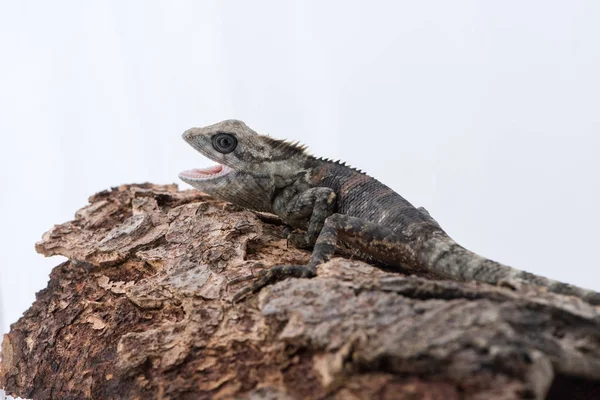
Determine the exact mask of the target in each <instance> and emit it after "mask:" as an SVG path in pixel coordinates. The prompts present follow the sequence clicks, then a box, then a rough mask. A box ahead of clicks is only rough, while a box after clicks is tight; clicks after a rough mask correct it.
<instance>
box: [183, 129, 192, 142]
mask: <svg viewBox="0 0 600 400" xmlns="http://www.w3.org/2000/svg"><path fill="white" fill-rule="evenodd" d="M193 134H194V128H191V129H188V130H187V131H185V132H183V134H182V135H181V137H183V139H184V140H189V139H190V138H191V137H192V135H193Z"/></svg>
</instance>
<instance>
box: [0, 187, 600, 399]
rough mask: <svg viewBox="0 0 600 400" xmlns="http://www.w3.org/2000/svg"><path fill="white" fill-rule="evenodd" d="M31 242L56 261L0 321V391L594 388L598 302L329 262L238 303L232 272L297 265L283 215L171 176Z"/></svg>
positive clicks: (302, 392)
mask: <svg viewBox="0 0 600 400" xmlns="http://www.w3.org/2000/svg"><path fill="white" fill-rule="evenodd" d="M90 203H91V204H90V205H88V206H87V207H84V208H83V209H81V210H79V211H78V212H77V214H76V218H75V220H73V221H70V222H67V223H65V224H62V225H57V226H55V227H54V228H52V229H51V230H50V231H49V232H47V233H46V234H45V235H44V237H43V240H42V241H41V242H39V243H37V245H36V249H37V250H38V251H39V252H40V253H42V254H44V255H47V256H51V255H58V254H60V255H63V256H66V257H67V258H68V259H69V260H68V261H66V262H64V263H62V264H61V265H59V266H57V267H56V268H55V269H54V270H53V271H52V273H51V276H50V282H49V283H48V287H47V288H46V289H44V290H42V291H41V292H39V293H38V294H37V299H36V301H35V302H34V304H33V305H32V306H31V308H30V309H29V310H28V311H27V312H26V313H25V315H24V316H23V317H22V318H21V319H20V320H19V321H17V322H16V323H15V324H13V325H12V326H11V330H10V333H8V334H7V335H5V337H4V342H3V344H2V361H1V364H0V387H3V388H4V389H5V390H6V391H7V393H9V394H12V395H16V396H20V397H24V398H33V399H51V398H53V399H82V398H95V399H122V398H131V399H152V398H156V399H204V398H213V399H227V398H232V397H234V398H239V399H269V398H270V399H303V398H310V399H313V398H335V399H374V398H382V399H404V398H410V399H462V398H472V399H486V400H487V399H519V398H539V399H543V398H555V399H575V398H581V399H594V398H600V308H598V307H593V306H591V305H589V304H587V303H585V302H583V301H581V300H579V299H577V298H572V297H564V296H560V295H555V294H550V293H545V292H543V291H541V290H536V289H532V288H529V289H523V290H522V291H511V290H509V289H505V288H496V287H491V286H487V285H482V284H470V283H457V282H449V281H433V280H428V279H425V278H421V277H414V276H413V277H407V276H403V275H400V274H396V273H387V272H383V271H381V270H379V269H377V268H375V267H372V266H370V265H368V264H366V263H364V262H362V261H357V260H354V261H351V260H348V259H345V258H336V259H334V260H332V261H331V262H329V263H327V264H325V265H322V266H321V267H320V268H319V276H318V277H316V278H314V279H310V280H303V279H294V280H288V281H284V282H280V283H278V284H276V285H274V286H272V287H269V288H266V289H264V290H263V291H262V292H261V293H260V294H259V295H258V296H254V297H252V298H251V299H250V300H248V301H246V302H243V303H241V304H236V305H232V304H231V303H230V302H229V299H231V297H232V295H233V294H234V293H235V292H236V291H237V290H239V288H240V285H235V286H228V285H227V282H228V281H229V280H231V279H233V278H235V277H239V276H245V275H249V274H251V273H252V272H253V271H258V270H259V269H260V268H261V267H262V266H269V265H276V264H282V263H305V262H306V261H307V260H308V258H309V255H310V254H309V253H308V252H305V251H302V250H298V249H295V248H292V247H287V245H286V240H285V238H284V232H283V229H284V227H283V226H282V225H281V224H278V223H277V219H276V218H265V217H263V216H260V215H257V214H255V213H252V212H249V211H245V210H242V209H239V208H237V207H234V206H232V205H230V204H227V203H223V202H219V201H216V200H213V199H211V198H209V197H207V196H206V195H203V194H201V193H199V192H195V191H178V190H177V187H176V186H175V185H170V186H157V185H151V184H145V185H127V186H121V187H118V188H114V189H112V190H111V191H105V192H102V193H99V194H96V195H94V196H92V197H91V198H90Z"/></svg>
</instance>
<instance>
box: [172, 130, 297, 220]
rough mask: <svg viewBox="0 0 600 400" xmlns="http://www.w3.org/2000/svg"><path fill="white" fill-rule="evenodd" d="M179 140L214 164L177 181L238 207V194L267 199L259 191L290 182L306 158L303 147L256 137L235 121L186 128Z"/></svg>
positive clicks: (184, 175)
mask: <svg viewBox="0 0 600 400" xmlns="http://www.w3.org/2000/svg"><path fill="white" fill-rule="evenodd" d="M183 139H184V140H185V141H186V142H188V143H189V144H190V145H191V146H192V147H193V148H195V149H196V150H198V151H199V152H200V153H202V154H203V155H204V156H206V157H208V158H210V159H211V160H213V161H215V162H217V163H218V164H217V165H215V166H212V167H209V168H204V169H192V170H189V171H184V172H181V173H180V174H179V178H180V179H181V180H183V181H184V182H186V183H189V184H190V185H192V186H194V187H195V188H197V189H199V190H201V191H203V192H205V193H208V194H210V195H213V196H215V197H219V198H221V199H224V200H228V201H231V202H233V203H238V204H239V203H240V201H239V197H240V196H242V195H243V196H244V197H249V196H250V195H253V196H254V197H261V198H267V199H268V198H269V193H261V191H262V192H266V191H267V190H273V186H277V185H278V183H279V182H281V181H282V180H283V181H287V180H292V179H294V177H295V176H297V175H298V173H299V171H302V170H303V162H304V160H305V157H306V154H305V148H304V147H303V146H300V145H298V144H297V143H289V142H286V141H283V140H277V139H273V138H271V137H269V136H264V135H259V134H258V133H256V132H254V131H253V130H252V129H250V128H249V127H248V126H247V125H246V124H244V123H243V122H242V121H238V120H226V121H222V122H219V123H217V124H214V125H210V126H206V127H203V128H191V129H188V130H187V131H185V132H184V133H183ZM263 187H264V189H261V188H263ZM242 191H244V193H243V194H242V193H241V192H242ZM249 208H255V209H256V207H249Z"/></svg>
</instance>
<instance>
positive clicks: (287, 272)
mask: <svg viewBox="0 0 600 400" xmlns="http://www.w3.org/2000/svg"><path fill="white" fill-rule="evenodd" d="M315 275H316V268H315V267H312V266H310V265H277V266H275V267H271V268H269V269H264V270H262V271H260V272H259V273H258V275H257V276H256V277H255V278H256V279H255V280H254V282H253V283H251V284H250V285H248V286H246V287H245V288H243V289H240V290H239V291H238V292H236V293H235V294H234V295H233V297H232V299H231V301H232V302H233V303H237V302H239V301H240V300H241V299H243V298H244V297H246V295H248V294H250V293H257V292H259V291H260V290H261V289H262V288H264V287H265V286H268V285H272V284H273V283H275V282H279V281H282V280H284V279H286V278H312V277H314V276H315ZM250 279H252V278H250ZM250 279H248V277H247V276H245V277H241V278H235V279H233V280H231V281H230V283H233V282H235V283H238V282H244V281H247V280H250Z"/></svg>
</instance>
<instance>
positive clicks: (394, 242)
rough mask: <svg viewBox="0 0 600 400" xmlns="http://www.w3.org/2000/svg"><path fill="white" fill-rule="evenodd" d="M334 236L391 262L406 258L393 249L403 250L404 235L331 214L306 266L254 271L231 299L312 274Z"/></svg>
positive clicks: (331, 246)
mask: <svg viewBox="0 0 600 400" xmlns="http://www.w3.org/2000/svg"><path fill="white" fill-rule="evenodd" d="M338 239H343V240H344V241H347V242H349V243H351V244H353V245H354V246H356V247H357V248H358V249H360V250H362V251H364V252H366V253H369V254H372V255H374V256H377V257H378V258H380V259H383V260H386V261H389V262H391V263H402V262H404V261H406V260H405V258H406V257H407V256H406V251H400V252H397V251H396V250H398V249H400V250H407V248H406V246H405V245H404V244H403V243H405V242H406V238H403V237H402V235H400V234H398V233H395V232H393V231H392V230H391V229H389V228H386V227H383V226H380V225H377V224H374V223H371V222H366V221H364V220H362V219H359V218H355V217H349V216H347V215H344V214H333V215H331V216H329V217H328V218H327V219H326V220H325V223H324V225H323V229H321V232H320V234H319V236H318V238H317V240H316V243H315V247H314V250H313V252H312V255H311V257H310V261H309V263H308V264H307V265H278V266H275V267H272V268H269V269H265V270H263V271H261V272H260V273H259V274H258V277H257V278H256V280H255V281H254V282H253V283H252V284H251V285H249V286H247V287H245V288H243V289H241V290H240V291H238V292H237V293H236V294H235V295H234V296H233V302H238V301H239V300H241V299H242V298H243V297H245V296H246V295H248V294H250V293H256V292H258V291H259V290H261V289H262V288H264V287H265V286H267V285H270V284H273V283H275V282H278V281H281V280H283V279H285V278H312V277H314V276H316V274H317V266H319V265H320V264H322V263H325V262H327V261H329V260H330V259H331V258H332V257H333V255H334V253H335V247H336V244H337V241H338ZM243 280H245V279H243ZM240 281H242V279H240V280H234V281H232V282H231V283H237V282H240Z"/></svg>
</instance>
